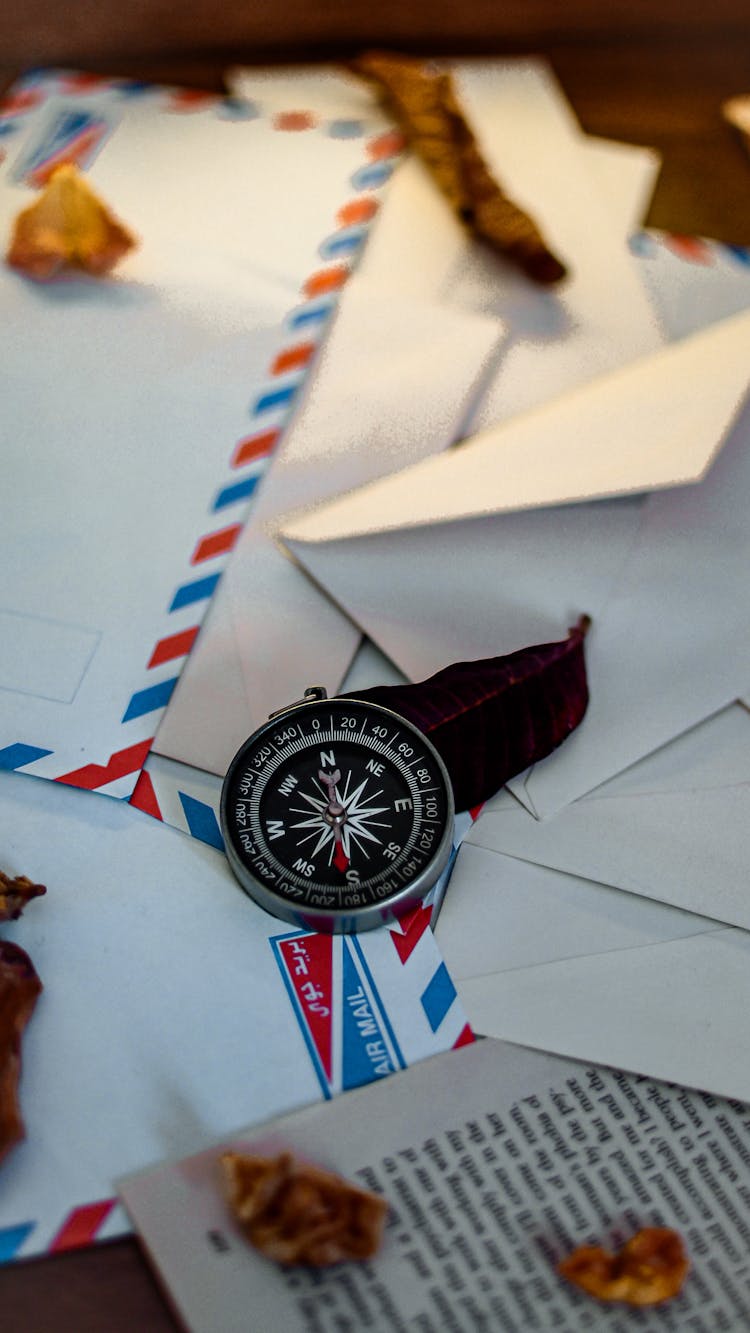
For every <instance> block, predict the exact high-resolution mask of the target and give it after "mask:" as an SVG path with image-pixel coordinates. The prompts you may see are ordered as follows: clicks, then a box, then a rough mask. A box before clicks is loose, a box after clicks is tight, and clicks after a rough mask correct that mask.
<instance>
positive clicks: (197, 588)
mask: <svg viewBox="0 0 750 1333" xmlns="http://www.w3.org/2000/svg"><path fill="white" fill-rule="evenodd" d="M53 94H55V95H60V94H62V95H66V94H67V95H69V96H73V97H77V98H86V96H88V95H92V96H96V97H101V95H102V94H106V95H107V96H108V97H110V98H112V99H113V100H115V101H117V100H118V99H121V98H132V97H142V96H149V97H152V98H155V99H156V101H157V104H158V105H159V107H160V108H161V109H162V110H164V111H167V112H172V113H175V114H190V113H192V112H196V111H198V110H206V109H213V110H214V111H215V113H216V114H217V115H220V116H222V117H223V118H229V119H235V120H248V119H254V118H257V117H260V116H261V115H262V109H261V108H259V107H258V106H257V104H256V103H253V102H249V101H243V100H242V99H238V98H231V97H230V98H222V97H220V96H217V95H215V94H213V93H203V92H199V91H195V90H192V89H179V88H161V87H156V86H150V85H148V84H144V83H140V82H136V81H133V80H110V79H105V78H101V77H99V76H98V75H91V74H86V73H77V72H75V71H66V70H62V71H60V70H54V71H40V72H32V73H31V74H29V75H26V76H25V77H24V78H22V79H21V80H20V81H19V82H18V83H17V84H15V85H14V87H13V88H12V89H11V90H10V92H9V93H8V95H7V96H6V98H5V99H4V101H3V102H2V103H0V136H5V137H7V136H8V135H10V134H12V133H13V131H14V130H15V129H16V128H19V127H20V125H21V124H22V123H26V122H25V117H27V116H28V115H29V114H30V113H32V112H34V111H36V110H38V108H39V107H40V106H41V105H42V104H43V102H44V101H45V99H47V98H49V97H50V96H51V95H53ZM271 123H272V124H273V126H274V128H275V129H276V130H278V131H279V132H281V133H299V132H302V131H309V130H318V131H320V132H322V133H324V134H326V135H329V136H331V137H333V138H347V139H352V138H361V139H362V146H363V157H364V162H363V165H362V166H361V167H360V168H358V169H357V170H356V171H355V172H354V174H353V176H352V177H351V179H350V189H351V195H350V197H349V198H348V199H347V200H345V201H344V203H343V204H342V205H341V207H340V208H339V210H338V212H337V213H336V216H335V219H334V227H333V230H332V231H331V232H330V234H329V235H328V236H326V237H324V238H323V240H322V241H321V242H320V245H319V247H318V254H319V258H320V261H321V262H320V264H319V265H318V266H317V267H316V268H314V269H313V271H312V272H311V273H309V274H308V276H307V277H306V278H305V280H304V282H303V283H302V286H301V289H300V302H299V304H297V305H296V306H295V307H294V308H293V309H292V310H290V311H289V313H288V315H287V317H286V318H285V320H284V321H283V324H282V345H281V346H280V348H279V349H278V351H277V352H276V354H275V356H274V358H273V360H272V362H271V365H270V366H269V368H268V372H267V379H266V383H265V384H263V385H262V386H261V388H260V389H259V391H258V393H257V394H256V396H255V398H254V401H253V402H252V404H251V406H250V409H249V422H248V432H247V434H244V435H242V436H241V437H240V438H239V439H238V440H236V441H235V442H234V445H233V447H232V449H231V454H230V458H229V473H228V476H227V477H226V478H225V479H224V480H223V481H222V483H221V484H220V486H219V488H218V490H217V491H216V493H215V494H214V496H213V499H212V501H211V504H210V507H209V514H210V525H209V526H208V527H207V529H206V530H205V531H204V532H203V533H201V535H200V536H199V538H198V539H197V541H196V542H195V545H194V547H193V550H192V552H191V554H190V556H189V559H188V569H187V570H186V576H185V578H184V580H183V581H182V582H181V583H180V584H179V585H178V586H177V587H176V588H175V589H174V590H173V592H172V594H171V597H170V598H169V601H168V604H167V607H166V616H167V623H166V624H165V627H164V633H163V635H162V636H160V638H159V639H158V640H157V641H156V643H155V644H154V645H153V648H152V650H151V652H150V654H149V656H148V660H147V662H146V663H145V666H144V671H145V673H146V679H145V682H144V684H143V685H141V686H139V688H138V689H136V690H134V691H133V693H132V694H131V695H130V697H129V698H128V699H127V700H126V701H125V704H124V708H123V712H122V716H121V718H120V725H121V726H123V727H126V728H128V729H129V730H130V731H131V742H130V743H129V744H126V745H123V746H122V747H120V748H118V749H116V750H115V751H114V752H113V753H111V754H110V755H109V756H102V758H101V759H100V761H99V762H98V763H88V764H86V765H84V766H81V767H80V768H77V769H74V770H70V771H63V772H60V771H59V764H58V762H57V760H56V757H55V752H54V750H51V749H46V748H43V747H41V746H39V745H31V744H27V743H25V742H24V741H23V740H20V739H19V740H17V741H15V742H13V743H11V744H8V745H6V746H4V747H3V748H2V749H0V768H5V769H13V770H14V771H22V772H27V773H31V774H34V775H37V776H42V777H48V778H52V779H53V780H55V781H58V782H63V783H65V784H67V785H69V786H76V787H82V788H85V789H87V790H90V791H99V792H104V793H106V794H107V795H113V796H117V797H129V796H131V795H133V789H134V787H135V785H136V783H137V778H138V774H139V773H140V772H141V770H142V768H143V764H144V761H145V757H146V755H147V754H148V752H149V750H150V747H151V744H152V743H153V734H154V732H155V730H156V726H157V724H158V722H159V719H160V717H161V715H162V713H163V712H164V709H165V708H166V707H167V705H168V703H169V700H170V698H171V696H172V693H173V691H174V689H175V686H176V684H177V681H178V679H179V674H180V670H181V668H182V665H183V664H184V661H185V658H186V657H187V655H188V653H189V652H190V649H191V648H192V646H193V644H194V642H195V640H196V637H197V635H198V631H199V628H200V624H201V621H202V618H203V615H204V614H205V611H206V608H207V606H208V603H209V602H210V600H211V597H212V596H213V594H214V592H215V591H216V588H217V586H218V583H219V579H220V577H221V574H222V572H223V569H224V566H225V564H226V560H227V559H228V557H229V556H230V555H231V552H232V550H233V549H234V546H235V544H236V542H237V540H238V538H239V535H240V533H241V531H242V528H243V525H244V522H245V519H246V517H247V509H248V505H249V504H251V503H252V500H253V497H254V493H255V490H256V488H257V487H258V485H259V484H260V481H261V479H262V476H263V474H264V472H265V470H266V468H267V466H268V463H269V460H270V458H271V457H272V455H273V453H274V451H275V449H276V447H277V445H278V442H279V440H280V438H281V436H282V434H283V432H284V429H285V427H286V425H287V424H288V421H289V419H290V417H291V414H292V412H293V410H294V406H295V402H296V399H297V395H298V393H299V390H300V387H301V385H302V384H303V382H304V381H305V379H306V377H307V375H308V374H309V373H310V372H311V370H312V367H313V365H314V360H315V356H316V353H317V351H318V348H319V346H320V344H321V342H322V339H323V336H324V334H325V332H326V330H327V325H328V321H329V319H330V317H331V315H332V313H333V311H334V309H335V306H336V303H337V299H338V296H339V294H340V291H341V289H342V287H343V286H344V284H345V282H346V281H347V279H348V277H349V275H350V273H351V272H352V269H353V267H354V265H355V264H356V262H357V259H358V257H359V254H360V252H361V248H362V245H363V244H364V241H365V239H366V236H367V233H368V230H369V227H370V225H371V223H372V221H373V219H374V217H375V216H376V213H377V208H378V200H377V198H376V197H375V196H376V193H377V191H378V190H379V189H381V188H382V186H383V185H385V183H386V182H387V180H388V178H389V177H390V174H391V172H392V170H393V166H394V162H395V159H396V157H397V155H398V153H399V152H400V151H401V149H402V147H403V140H402V138H401V136H400V135H399V134H398V133H397V132H396V131H393V130H391V129H388V130H386V131H378V132H377V133H374V132H372V125H371V124H370V123H369V122H366V121H354V120H348V121H343V120H341V119H337V120H331V121H327V120H324V119H321V118H319V117H317V116H315V115H313V114H312V113H311V112H309V111H306V110H305V109H304V108H302V109H299V108H294V109H291V110H290V111H289V112H284V113H276V114H275V115H274V116H273V117H272V118H271ZM152 672H153V673H154V675H153V677H150V673H152ZM134 731H135V732H136V734H137V739H132V733H133V732H134ZM146 733H148V734H146ZM147 786H148V784H147V783H144V784H142V788H141V791H140V793H138V792H136V793H135V800H134V803H135V804H140V805H141V808H143V804H142V803H143V801H144V800H145V801H146V803H147V804H148V806H149V812H150V813H153V812H154V807H155V801H154V800H153V799H152V798H151V796H150V794H149V793H148V792H147V791H146V790H145V789H146V787H147Z"/></svg>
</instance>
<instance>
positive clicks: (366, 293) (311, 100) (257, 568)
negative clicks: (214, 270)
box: [149, 67, 655, 836]
mask: <svg viewBox="0 0 750 1333" xmlns="http://www.w3.org/2000/svg"><path fill="white" fill-rule="evenodd" d="M525 77H526V76H525V75H524V76H523V77H522V83H523V82H524V80H525ZM529 77H530V79H531V84H532V86H534V87H538V85H539V79H541V80H542V83H545V77H546V76H544V75H543V74H538V73H537V71H536V69H535V68H532V67H530V69H529ZM230 81H231V83H232V86H233V88H234V91H236V92H238V93H240V94H241V95H242V96H243V97H250V98H253V99H256V100H257V102H258V103H259V104H261V105H262V106H263V107H264V108H270V109H274V108H275V107H283V106H286V107H289V106H296V107H297V108H299V110H300V112H301V113H304V114H310V115H312V116H313V117H315V116H318V115H321V114H325V115H331V114H333V115H336V116H340V117H343V118H349V120H350V121H351V123H355V120H354V118H356V117H362V116H363V115H366V114H367V113H368V111H367V108H368V105H369V107H370V109H371V110H372V111H373V113H374V111H375V108H374V103H372V101H371V98H370V94H369V93H368V92H367V90H366V89H365V87H364V85H363V84H361V83H360V82H359V81H356V80H352V79H351V78H347V77H346V76H342V75H340V72H339V71H337V70H336V69H335V68H334V67H326V68H321V69H315V70H312V71H310V70H305V69H304V68H303V69H302V70H294V71H288V70H284V69H281V70H260V71H258V70H253V71H237V72H235V73H234V74H233V75H231V76H230ZM545 86H546V84H545ZM363 98H364V99H365V100H364V101H363ZM542 100H543V102H544V104H545V111H544V115H545V116H547V117H549V118H550V119H551V120H552V121H554V124H555V125H556V126H557V131H556V132H557V133H563V134H564V136H565V142H566V151H571V152H572V148H571V147H570V145H571V143H572V142H573V138H575V155H576V159H577V161H578V163H579V165H578V167H577V168H576V170H580V169H582V168H581V167H580V162H581V161H582V160H584V159H586V160H592V165H594V169H595V173H596V178H597V179H598V180H599V181H600V193H601V195H602V198H603V200H604V202H605V204H606V208H607V210H608V218H609V220H608V228H609V231H608V233H607V234H608V235H609V232H610V231H612V232H614V231H615V230H616V231H617V235H618V236H619V237H623V236H624V235H625V232H626V230H627V229H628V227H629V226H630V225H631V224H632V222H633V220H634V218H635V217H636V216H637V215H638V213H639V210H640V209H641V208H642V207H643V203H644V200H645V197H646V195H647V193H648V190H649V189H650V187H651V185H652V184H653V178H654V170H655V162H654V158H653V155H651V154H649V153H648V152H645V151H638V150H632V149H629V148H625V147H623V146H621V145H619V146H615V145H608V144H602V143H599V142H597V143H596V144H591V143H590V141H589V140H587V139H586V138H585V136H583V135H581V134H580V133H579V132H577V131H575V130H574V127H573V126H570V125H567V123H566V124H565V125H564V128H563V129H562V130H561V129H560V125H559V121H560V118H561V112H560V108H559V107H558V106H556V105H555V106H553V105H552V104H551V101H550V98H549V97H548V96H547V95H546V94H543V96H542ZM562 119H563V120H564V121H566V117H565V116H564V115H563V116H562ZM343 123H344V122H343V121H342V124H343ZM347 123H348V122H347ZM428 237H429V240H427V238H428ZM466 250H467V247H466V241H465V238H464V237H463V235H462V233H461V230H460V228H458V227H457V226H456V223H455V221H454V220H453V218H452V217H451V215H450V211H449V210H448V209H447V208H446V206H445V202H444V200H443V199H442V198H441V196H440V195H439V194H438V192H437V191H436V190H435V187H434V185H433V184H432V182H431V181H430V180H429V178H428V177H427V175H426V173H425V172H424V169H423V168H422V167H421V165H420V164H419V163H418V162H416V161H415V160H413V159H412V158H407V160H406V161H404V162H403V163H402V164H401V165H400V166H399V168H398V170H397V172H396V173H395V178H394V179H393V180H392V181H391V182H390V184H389V186H388V190H387V191H386V193H385V197H384V199H383V201H382V203H381V206H380V209H379V213H378V218H377V222H376V224H375V226H374V228H373V230H372V233H371V235H370V236H369V238H368V243H367V246H366V248H365V251H364V255H363V258H362V259H361V260H360V263H359V267H358V271H357V273H356V274H355V276H354V278H353V279H352V280H350V283H349V285H348V288H347V289H345V291H344V294H343V298H342V302H341V306H340V308H339V311H338V314H337V318H336V321H335V323H334V325H333V328H332V330H331V333H330V336H329V339H328V341H327V344H326V346H325V348H324V351H323V354H322V356H320V357H319V359H318V361H317V364H316V367H315V379H314V381H313V384H312V386H311V390H310V392H309V393H308V394H307V396H306V398H305V400H304V401H303V403H302V407H301V410H300V411H299V412H298V414H297V416H296V419H295V421H294V422H293V425H292V428H291V431H290V432H289V433H288V435H287V438H286V439H285V441H284V444H283V447H282V449H281V451H280V452H279V453H278V455H277V457H276V459H275V461H274V465H273V467H272V468H271V470H270V471H269V473H268V474H267V476H266V477H265V479H264V484H263V489H262V491H261V493H260V496H259V499H258V501H257V503H256V507H255V509H254V511H253V514H252V516H251V519H250V521H249V523H248V525H247V527H246V529H245V532H244V534H243V537H242V538H241V540H240V542H239V543H238V546H237V548H236V549H235V552H234V554H233V558H232V561H231V563H230V567H229V569H228V570H227V572H226V574H225V577H224V580H223V584H222V587H221V588H220V589H219V591H218V593H217V596H216V598H215V599H214V602H213V604H212V607H211V610H210V612H209V615H208V617H207V620H206V623H205V625H204V628H203V632H202V635H201V638H200V639H199V641H198V643H197V644H196V646H195V648H194V650H193V652H192V654H191V658H190V660H189V662H188V663H187V666H186V668H185V670H184V672H183V674H182V677H181V680H180V683H179V685H178V688H177V690H176V692H175V694H174V696H173V698H172V701H171V703H170V707H169V709H168V711H167V714H166V717H165V719H164V721H163V722H162V725H161V728H160V731H159V734H158V738H157V742H156V749H157V751H158V754H155V755H153V756H152V758H151V760H150V761H149V770H150V775H151V778H152V779H153V782H154V785H155V786H156V788H157V791H158V799H157V804H158V805H161V809H162V812H163V813H164V817H172V816H171V815H170V814H168V813H167V812H169V811H173V810H174V812H175V817H176V818H177V819H178V822H179V824H180V826H183V825H184V814H183V806H184V800H185V799H186V792H187V791H188V790H189V791H191V792H193V793H194V794H195V796H196V798H197V799H199V800H200V803H201V805H202V804H203V798H204V796H205V791H206V776H207V775H206V774H205V773H204V774H201V773H198V772H195V773H193V774H191V775H190V780H189V781H188V778H187V775H186V774H183V776H182V779H181V780H178V777H177V770H176V769H175V768H174V767H173V766H171V764H170V758H171V759H176V760H178V761H181V762H185V763H190V764H191V765H197V766H198V767H199V768H201V769H203V770H206V769H208V770H210V771H211V772H213V773H222V772H223V771H224V770H225V768H226V763H227V760H228V758H229V757H231V754H232V753H233V752H234V750H235V749H236V747H237V745H238V744H239V743H240V741H241V740H242V739H244V737H245V735H246V734H247V733H248V731H249V730H251V729H252V727H253V726H254V725H257V723H258V722H259V721H260V720H262V719H263V718H265V716H266V715H267V713H268V712H269V711H271V709H272V708H275V707H279V706H280V705H281V704H283V703H284V702H287V701H288V700H289V699H292V698H296V697H298V696H299V695H300V693H301V691H302V690H303V689H304V688H305V687H306V686H307V685H308V684H309V683H310V681H311V680H312V679H314V680H315V681H319V682H321V683H323V684H325V685H326V686H327V687H328V688H329V689H336V688H337V687H338V686H339V685H340V684H341V680H342V676H343V673H344V670H345V668H346V665H347V663H348V661H349V659H350V658H351V655H352V652H353V650H354V647H355V646H356V643H357V642H358V639H359V632H358V630H357V629H356V628H355V627H353V625H352V623H351V621H350V620H349V619H348V618H347V617H346V616H345V615H343V614H341V612H340V611H339V609H338V608H337V607H336V606H335V604H333V603H332V602H331V601H330V599H329V598H326V597H324V596H323V595H322V593H321V592H320V590H319V589H318V588H317V586H316V585H315V584H314V583H313V582H311V581H310V580H309V579H306V578H304V577H303V576H302V575H301V573H300V571H299V569H298V568H297V567H296V566H295V565H294V564H293V563H291V562H289V561H288V560H284V559H283V557H282V556H281V555H280V553H279V552H278V551H276V550H274V549H273V547H272V545H271V542H270V540H269V530H270V528H271V527H272V526H273V525H274V524H275V523H276V521H277V517H278V515H279V514H281V513H283V511H284V510H285V509H289V508H291V507H292V506H293V505H294V504H297V503H299V502H300V501H302V500H304V501H305V502H306V503H309V502H311V501H314V500H315V499H316V498H318V497H320V496H323V495H331V494H335V493H336V492H337V491H343V492H347V491H348V490H349V489H350V488H351V487H352V486H353V485H355V484H356V483H357V482H359V481H361V480H363V478H364V477H365V475H367V474H368V472H369V475H371V476H374V475H378V474H380V473H382V472H383V471H384V470H386V471H387V470H394V469H395V468H397V467H398V466H399V465H402V464H403V463H404V461H406V460H407V459H414V458H418V457H419V456H421V455H423V454H425V453H426V452H427V453H434V452H436V451H438V450H439V449H440V448H441V447H443V446H444V445H445V444H447V443H450V442H451V441H452V440H453V439H455V438H458V437H460V435H461V434H463V433H464V431H465V428H466V423H467V421H468V420H469V419H470V415H471V412H472V402H471V393H470V389H471V388H472V387H473V388H475V387H476V384H477V380H478V377H479V376H480V375H483V376H484V377H485V378H486V376H487V374H488V361H489V356H490V353H491V351H492V348H491V343H492V332H491V328H490V326H489V325H487V324H486V323H484V324H483V323H482V322H481V321H482V320H484V317H476V316H469V315H466V314H464V313H463V312H461V311H460V309H459V308H458V307H456V305H455V304H450V303H449V302H447V301H445V300H444V301H443V303H442V306H441V307H438V306H436V305H435V303H434V298H435V297H436V295H438V294H442V295H443V296H445V293H444V292H443V288H444V286H445V284H446V281H447V280H448V278H449V276H450V274H451V272H452V271H453V269H454V267H455V264H456V262H457V260H458V259H459V258H460V256H461V255H465V254H466ZM459 267H460V265H459ZM527 299H529V300H531V299H532V293H529V294H528V298H527ZM533 300H534V301H535V302H537V303H538V304H539V306H540V309H541V310H544V309H546V308H547V306H548V304H549V302H548V299H547V297H545V296H543V295H542V294H540V293H538V292H536V291H534V292H533ZM358 310H359V311H360V313H361V318H360V319H359V320H358V319H357V311H358ZM493 323H494V322H493ZM428 325H429V328H428ZM502 346H503V344H502V343H500V342H499V341H498V340H497V339H496V340H495V345H494V354H495V356H496V355H497V352H498V350H499V351H500V354H501V355H502ZM386 367H387V369H386ZM489 369H491V366H490V367H489ZM423 381H424V384H423ZM422 385H423V387H422ZM391 439H392V441H393V444H394V447H393V448H392V449H391V448H390V445H389V443H388V441H389V440H391ZM384 440H385V445H386V447H385V448H384V444H383V442H384ZM372 441H375V445H376V447H375V449H374V450H373V447H372ZM441 619H442V617H441ZM290 642H293V643H294V644H304V653H299V652H289V643H290ZM209 785H210V783H209ZM191 809H193V807H191ZM188 822H190V821H188ZM213 827H214V826H213V823H211V828H212V830H213ZM212 836H213V835H212Z"/></svg>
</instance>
